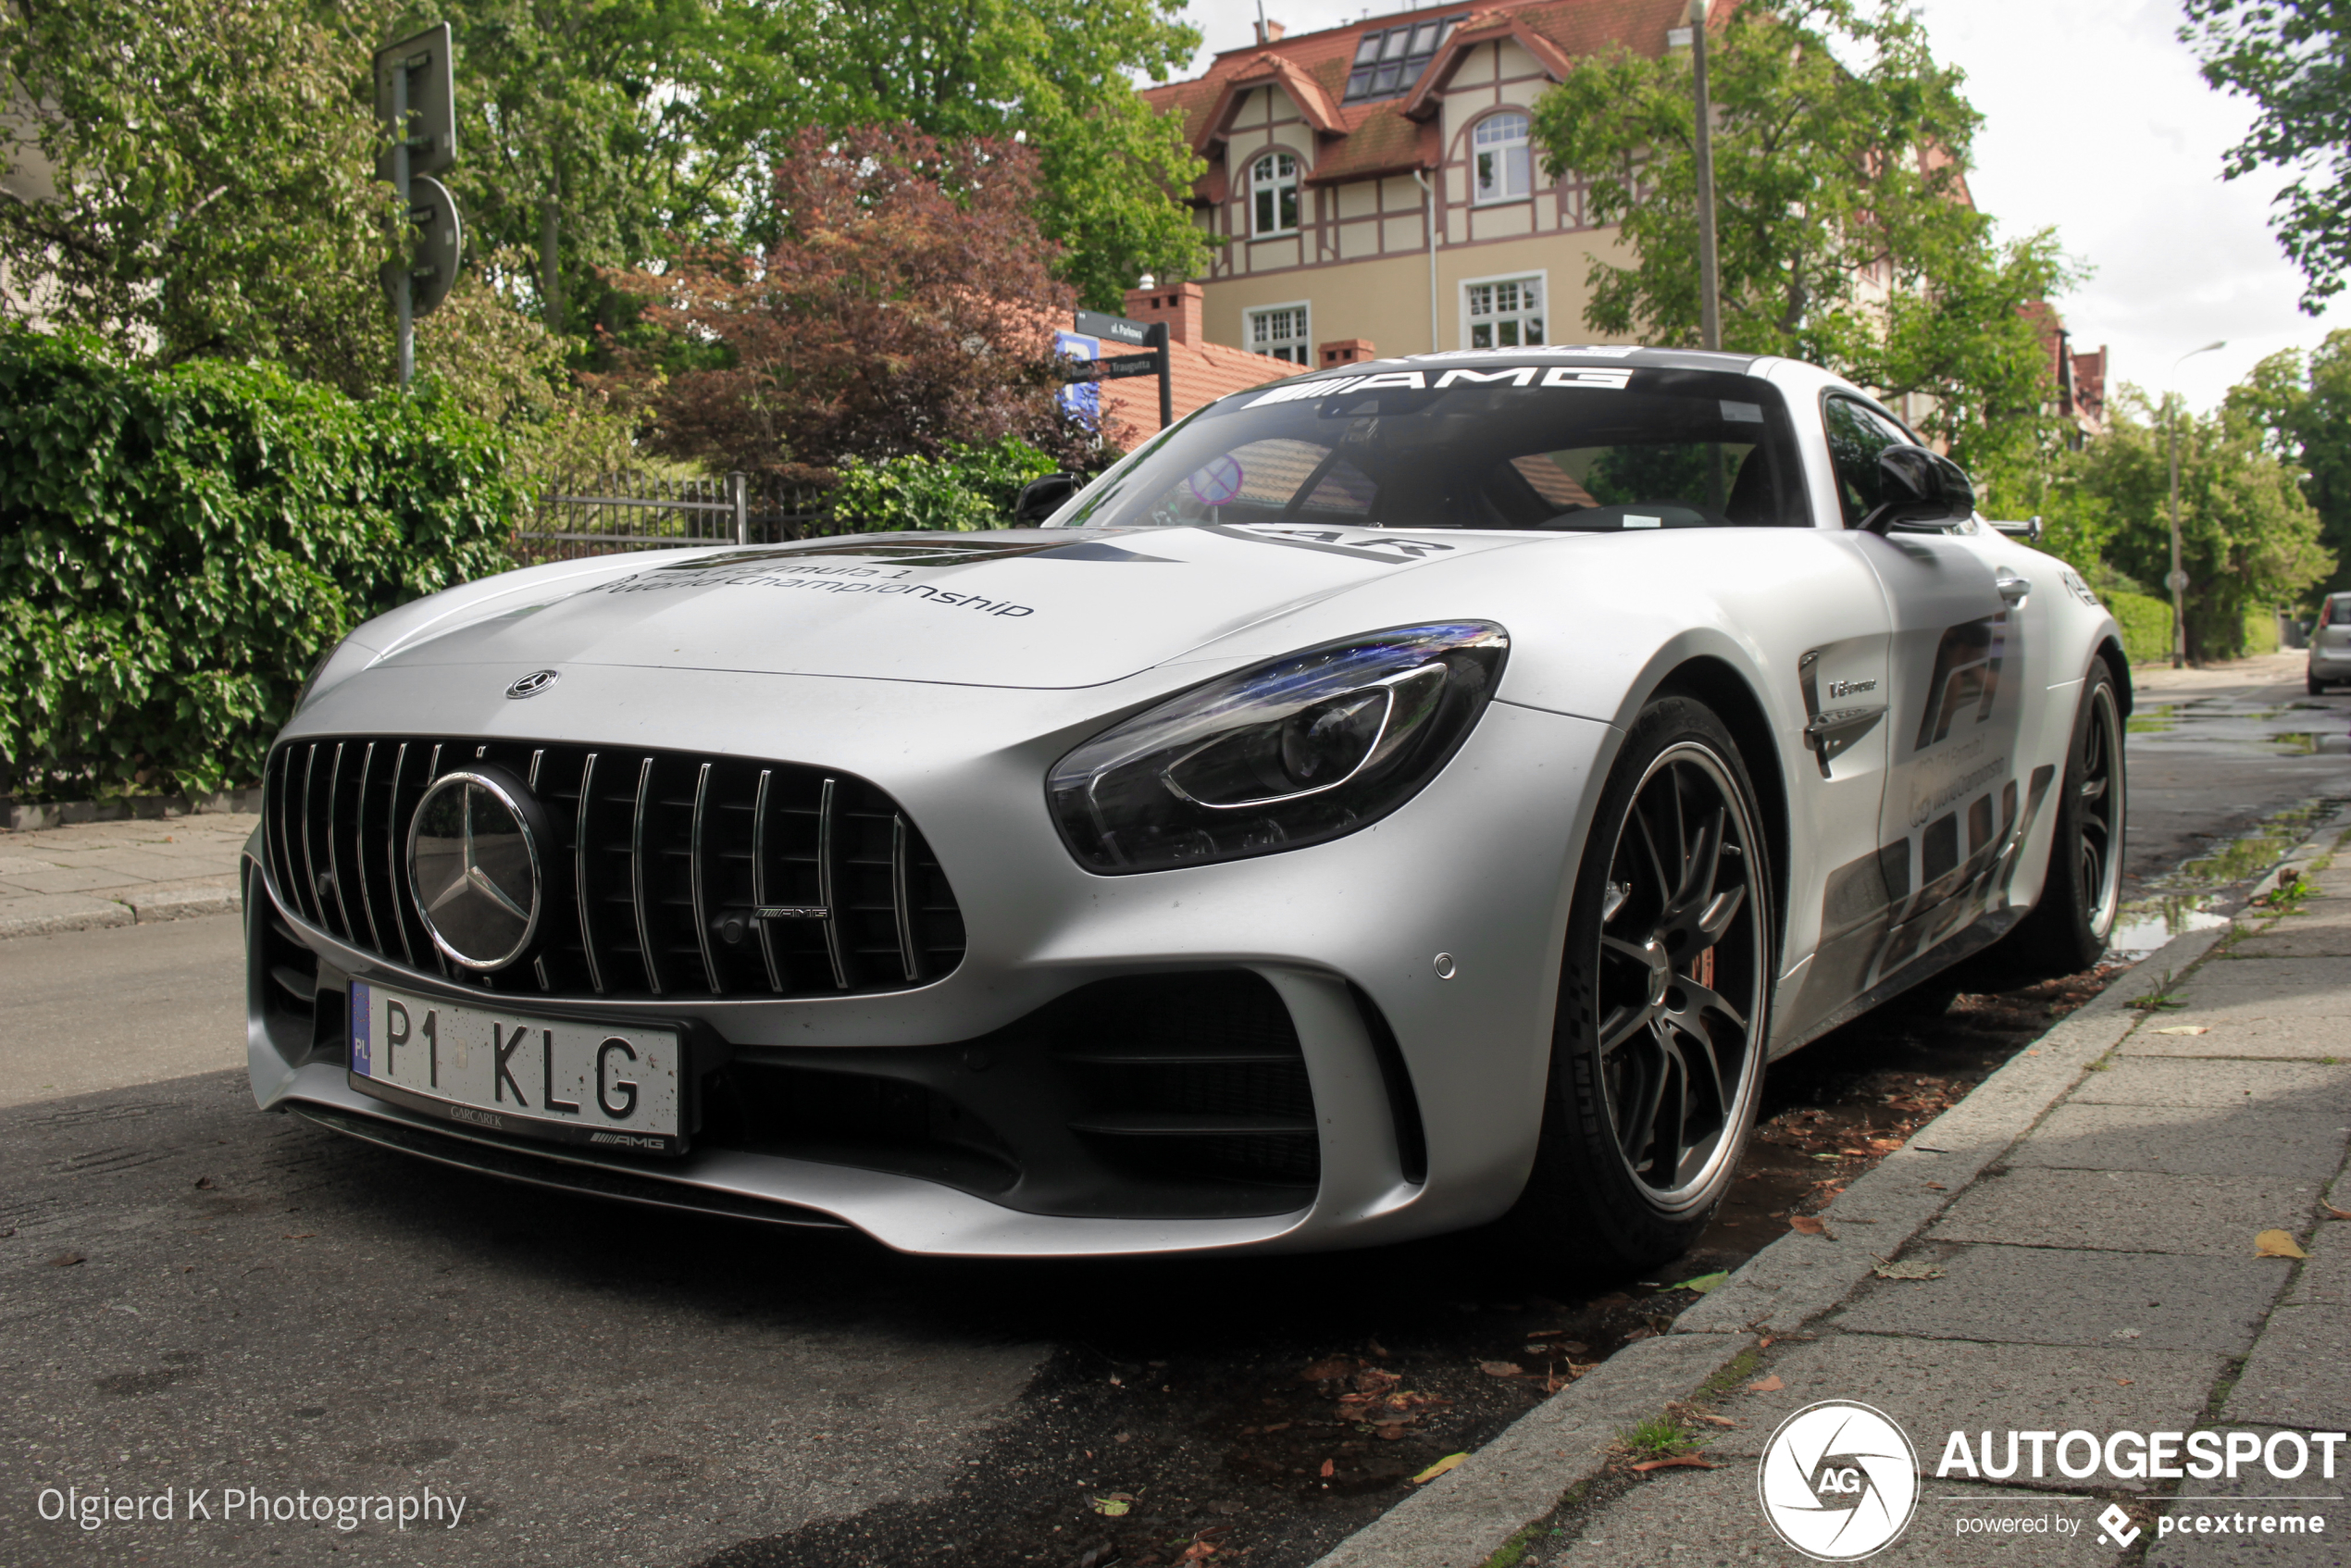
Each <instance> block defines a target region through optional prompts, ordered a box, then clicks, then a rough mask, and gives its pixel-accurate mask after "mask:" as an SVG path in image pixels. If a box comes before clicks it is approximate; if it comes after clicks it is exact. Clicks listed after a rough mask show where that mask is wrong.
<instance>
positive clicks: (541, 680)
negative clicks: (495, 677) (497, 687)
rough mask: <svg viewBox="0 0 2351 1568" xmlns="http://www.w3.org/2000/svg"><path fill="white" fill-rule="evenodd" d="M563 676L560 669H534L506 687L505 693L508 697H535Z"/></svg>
mask: <svg viewBox="0 0 2351 1568" xmlns="http://www.w3.org/2000/svg"><path fill="white" fill-rule="evenodd" d="M562 678H564V676H563V671H561V670H554V669H535V670H532V671H531V672H530V673H529V675H526V676H524V677H523V678H521V679H520V680H517V681H516V682H515V683H514V684H513V685H512V686H509V687H507V688H506V695H507V696H508V697H510V698H514V697H536V696H538V695H539V693H541V691H545V690H547V688H549V687H550V686H553V685H554V683H555V682H556V681H558V680H561V679H562Z"/></svg>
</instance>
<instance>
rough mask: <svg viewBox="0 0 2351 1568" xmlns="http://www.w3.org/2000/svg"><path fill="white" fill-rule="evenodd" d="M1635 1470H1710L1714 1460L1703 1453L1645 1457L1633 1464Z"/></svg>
mask: <svg viewBox="0 0 2351 1568" xmlns="http://www.w3.org/2000/svg"><path fill="white" fill-rule="evenodd" d="M1633 1468H1634V1469H1636V1470H1643V1471H1647V1470H1712V1469H1715V1468H1717V1466H1716V1465H1715V1463H1714V1462H1713V1461H1712V1460H1710V1459H1709V1458H1707V1457H1706V1456H1705V1455H1704V1454H1695V1453H1677V1454H1675V1455H1674V1456H1673V1458H1672V1459H1645V1460H1643V1461H1641V1462H1640V1463H1638V1464H1636V1465H1635V1466H1633Z"/></svg>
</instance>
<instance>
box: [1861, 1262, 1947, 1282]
mask: <svg viewBox="0 0 2351 1568" xmlns="http://www.w3.org/2000/svg"><path fill="white" fill-rule="evenodd" d="M1871 1272H1872V1273H1873V1274H1875V1275H1876V1276H1878V1277H1879V1278H1880V1279H1940V1278H1942V1277H1943V1271H1942V1270H1941V1269H1939V1268H1936V1267H1935V1266H1934V1264H1933V1263H1922V1262H1918V1261H1916V1260H1913V1261H1912V1262H1909V1263H1880V1264H1878V1266H1877V1267H1876V1268H1875V1269H1873V1270H1872V1271H1871Z"/></svg>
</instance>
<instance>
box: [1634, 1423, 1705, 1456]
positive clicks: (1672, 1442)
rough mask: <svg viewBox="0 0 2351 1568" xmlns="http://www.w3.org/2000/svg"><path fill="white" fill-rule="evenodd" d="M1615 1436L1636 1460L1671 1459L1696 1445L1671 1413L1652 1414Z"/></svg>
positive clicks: (1686, 1430)
mask: <svg viewBox="0 0 2351 1568" xmlns="http://www.w3.org/2000/svg"><path fill="white" fill-rule="evenodd" d="M1616 1437H1617V1440H1618V1441H1619V1442H1621V1443H1623V1445H1624V1451H1625V1452H1626V1453H1629V1454H1631V1455H1632V1456H1633V1457H1634V1458H1635V1459H1636V1460H1643V1459H1672V1458H1673V1456H1674V1455H1675V1454H1682V1453H1687V1452H1689V1451H1690V1450H1692V1449H1693V1448H1695V1447H1697V1446H1698V1445H1697V1444H1695V1443H1693V1442H1691V1441H1690V1434H1689V1431H1688V1429H1687V1428H1686V1427H1685V1426H1684V1425H1682V1424H1681V1423H1680V1422H1679V1421H1676V1420H1675V1419H1673V1417H1672V1416H1671V1415H1663V1414H1660V1415H1652V1416H1650V1417H1649V1418H1648V1420H1647V1421H1644V1422H1642V1423H1641V1424H1640V1425H1638V1426H1635V1427H1632V1428H1630V1429H1629V1430H1626V1431H1623V1432H1619V1433H1618V1434H1617V1435H1616Z"/></svg>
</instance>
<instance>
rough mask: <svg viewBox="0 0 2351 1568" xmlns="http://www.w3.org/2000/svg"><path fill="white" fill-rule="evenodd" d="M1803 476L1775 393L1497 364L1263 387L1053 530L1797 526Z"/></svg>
mask: <svg viewBox="0 0 2351 1568" xmlns="http://www.w3.org/2000/svg"><path fill="white" fill-rule="evenodd" d="M1538 352H1539V351H1538ZM1801 479H1802V471H1801V467H1800V465H1799V464H1798V463H1797V459H1796V455H1795V441H1794V434H1793V426H1792V425H1791V423H1790V421H1789V418H1788V416H1787V411H1786V407H1785V404H1784V402H1783V401H1782V399H1781V397H1780V394H1779V392H1778V390H1777V389H1776V388H1774V387H1773V386H1771V385H1770V384H1769V383H1767V382H1762V381H1758V380H1752V379H1750V378H1748V377H1745V376H1740V375H1734V374H1725V373H1723V372H1720V371H1711V370H1678V369H1674V370H1666V369H1646V368H1643V369H1636V368H1634V367H1627V366H1624V365H1623V364H1622V363H1621V362H1618V363H1613V364H1610V365H1608V366H1607V367H1604V368H1603V367H1598V366H1579V365H1574V364H1563V363H1561V360H1560V359H1559V358H1557V357H1547V358H1545V359H1543V360H1541V361H1538V362H1536V363H1532V364H1529V363H1525V362H1524V361H1516V360H1512V359H1511V358H1510V357H1509V356H1508V355H1499V354H1498V355H1496V356H1495V357H1494V359H1493V360H1492V361H1490V362H1479V363H1466V362H1462V361H1461V360H1459V359H1455V360H1453V361H1452V362H1451V363H1445V362H1439V363H1437V365H1435V366H1433V367H1424V368H1414V369H1408V370H1394V369H1386V370H1376V371H1371V372H1368V373H1365V372H1358V373H1352V374H1321V375H1314V376H1305V377H1300V378H1298V379H1297V380H1294V381H1284V382H1277V383H1275V384H1274V385H1273V386H1271V387H1263V388H1252V389H1250V391H1249V392H1241V393H1238V394H1236V395H1235V396H1233V397H1230V398H1227V399H1225V400H1224V401H1223V402H1221V403H1217V404H1211V405H1210V406H1209V407H1208V408H1206V409H1203V410H1201V412H1200V414H1198V415H1195V416H1194V417H1191V418H1190V419H1188V420H1186V421H1184V423H1182V424H1181V425H1178V426H1177V427H1176V428H1175V429H1172V430H1169V431H1167V432H1166V433H1165V434H1164V435H1163V436H1161V437H1160V438H1159V439H1158V440H1157V441H1155V442H1153V443H1152V444H1151V446H1149V447H1147V448H1145V449H1144V451H1143V452H1141V453H1140V454H1138V456H1137V457H1136V458H1135V459H1133V460H1131V461H1130V462H1128V463H1126V464H1124V465H1121V466H1120V467H1117V468H1114V469H1113V470H1112V471H1111V472H1110V473H1109V474H1107V475H1105V476H1104V477H1103V479H1101V480H1100V481H1098V482H1097V483H1096V484H1094V485H1092V486H1090V487H1088V490H1087V491H1085V492H1082V493H1081V494H1080V495H1078V496H1077V497H1076V499H1075V500H1073V501H1072V502H1071V503H1070V504H1068V505H1066V506H1064V508H1063V509H1062V511H1061V512H1060V513H1058V514H1057V515H1056V516H1054V517H1053V518H1052V520H1051V523H1050V524H1049V526H1051V527H1055V528H1081V527H1091V528H1107V527H1116V528H1136V527H1151V526H1160V527H1167V526H1181V525H1185V524H1209V525H1233V524H1255V525H1263V524H1279V523H1297V522H1320V523H1350V524H1353V525H1355V526H1358V527H1365V528H1410V529H1441V528H1466V529H1548V530H1560V531H1566V530H1574V531H1582V532H1612V531H1617V530H1623V529H1664V528H1753V527H1798V528H1801V527H1809V526H1810V522H1811V518H1810V514H1809V513H1808V511H1807V510H1806V507H1805V504H1804V500H1803V489H1802V483H1801Z"/></svg>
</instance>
